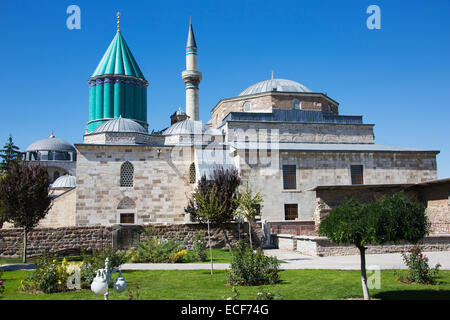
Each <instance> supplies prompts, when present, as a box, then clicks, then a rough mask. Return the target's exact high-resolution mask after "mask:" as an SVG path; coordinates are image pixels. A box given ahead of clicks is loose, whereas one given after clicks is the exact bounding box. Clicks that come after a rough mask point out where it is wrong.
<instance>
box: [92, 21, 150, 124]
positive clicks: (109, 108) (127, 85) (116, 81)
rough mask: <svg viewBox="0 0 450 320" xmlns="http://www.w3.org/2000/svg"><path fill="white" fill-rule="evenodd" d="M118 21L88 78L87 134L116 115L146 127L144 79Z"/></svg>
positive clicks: (145, 84) (146, 83)
mask: <svg viewBox="0 0 450 320" xmlns="http://www.w3.org/2000/svg"><path fill="white" fill-rule="evenodd" d="M118 17H119V15H118ZM119 23H120V21H118V28H117V33H116V36H115V37H114V39H113V40H112V42H111V44H110V45H109V47H108V50H106V52H105V54H104V56H103V58H102V60H101V61H100V63H99V65H98V66H97V68H96V69H95V71H94V73H93V74H92V76H91V77H90V78H89V80H88V83H89V121H88V124H87V133H91V132H92V131H94V130H95V129H96V128H97V127H98V126H100V125H101V124H102V123H104V122H106V121H108V120H111V119H113V118H119V117H120V116H121V117H122V118H128V119H132V120H134V121H136V122H137V123H139V124H140V125H142V126H143V127H144V128H145V129H146V130H147V129H148V123H147V86H148V82H147V80H146V79H145V77H144V75H143V74H142V72H141V69H139V66H138V64H137V63H136V60H135V59H134V57H133V55H132V53H131V51H130V49H129V48H128V46H127V44H126V42H125V39H124V38H123V36H122V33H121V32H120V24H119Z"/></svg>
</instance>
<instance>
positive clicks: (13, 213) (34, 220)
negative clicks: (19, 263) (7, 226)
mask: <svg viewBox="0 0 450 320" xmlns="http://www.w3.org/2000/svg"><path fill="white" fill-rule="evenodd" d="M48 187H49V176H48V173H47V171H46V170H45V169H44V168H42V167H40V166H28V165H26V164H23V163H12V164H11V165H10V167H9V171H8V174H7V175H6V176H5V177H4V178H3V179H2V181H1V182H0V201H1V202H3V214H4V216H5V217H6V219H7V220H8V221H10V222H12V223H13V224H14V226H15V227H20V228H23V230H24V235H23V239H24V243H23V262H24V263H26V261H27V260H26V259H27V234H28V232H30V231H31V230H32V229H33V228H34V227H35V226H36V225H37V224H38V223H39V221H40V220H41V219H42V218H44V217H45V215H46V214H47V212H48V210H50V206H51V199H50V197H49V194H48Z"/></svg>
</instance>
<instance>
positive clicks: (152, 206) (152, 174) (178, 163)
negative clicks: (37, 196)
mask: <svg viewBox="0 0 450 320" xmlns="http://www.w3.org/2000/svg"><path fill="white" fill-rule="evenodd" d="M77 148H78V161H77V172H78V174H77V188H76V190H77V200H76V224H77V225H80V226H82V225H106V226H107V225H112V224H116V223H119V222H120V220H119V215H120V213H132V214H134V215H135V223H137V224H147V223H184V222H185V213H184V207H185V206H186V204H187V201H188V196H189V195H190V193H191V192H192V190H193V186H194V185H193V184H190V183H189V166H190V165H191V163H192V151H191V148H190V147H185V148H182V147H180V148H176V153H177V154H174V153H175V151H174V148H172V147H164V146H162V147H157V148H155V147H150V146H88V145H77ZM125 161H129V162H130V163H131V164H132V165H133V168H134V177H133V186H132V187H121V186H120V170H121V165H122V164H123V163H124V162H125ZM124 199H131V201H128V202H129V203H134V204H133V205H130V206H129V207H127V208H120V209H119V204H120V203H121V201H123V200H124Z"/></svg>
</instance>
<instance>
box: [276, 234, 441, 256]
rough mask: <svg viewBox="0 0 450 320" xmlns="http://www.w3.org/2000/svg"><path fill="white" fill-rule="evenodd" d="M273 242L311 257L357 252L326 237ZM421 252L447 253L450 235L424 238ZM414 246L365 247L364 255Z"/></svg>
mask: <svg viewBox="0 0 450 320" xmlns="http://www.w3.org/2000/svg"><path fill="white" fill-rule="evenodd" d="M272 236H273V237H274V242H275V243H276V244H277V246H278V248H279V249H284V250H291V251H297V252H299V253H303V254H307V255H313V256H340V255H356V254H359V250H358V249H357V248H356V247H355V246H353V245H343V246H338V245H336V244H335V243H333V242H332V241H330V240H328V238H326V237H317V236H293V235H289V234H278V235H272ZM419 245H420V247H421V248H422V250H423V251H449V250H450V234H432V235H429V236H427V237H425V238H424V239H423V240H422V241H421V242H420V243H419ZM414 247H415V245H413V244H409V243H404V244H386V245H383V246H381V245H373V246H367V250H366V253H368V254H377V253H394V252H403V251H408V250H411V249H412V248H414Z"/></svg>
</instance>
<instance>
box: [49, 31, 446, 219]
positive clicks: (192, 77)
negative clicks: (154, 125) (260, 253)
mask: <svg viewBox="0 0 450 320" xmlns="http://www.w3.org/2000/svg"><path fill="white" fill-rule="evenodd" d="M185 54H186V70H185V71H183V73H182V80H183V82H184V83H185V85H186V112H184V111H183V110H178V111H176V112H175V113H173V110H171V112H170V113H168V115H169V114H172V115H171V117H170V122H169V121H168V122H169V123H170V126H169V127H168V128H166V129H165V130H162V131H158V132H155V131H153V132H152V133H149V129H148V128H149V122H148V119H147V92H146V88H147V86H148V82H147V80H146V79H145V77H144V75H143V72H142V71H141V70H140V69H139V66H138V64H137V62H136V61H135V59H134V57H133V55H132V54H131V50H130V49H129V48H128V46H127V45H126V43H125V40H124V38H123V35H122V33H121V31H120V29H118V31H117V34H116V36H115V37H114V39H113V41H112V43H111V45H110V46H109V48H108V49H107V51H106V53H105V55H104V57H103V58H102V59H101V61H100V64H99V65H98V67H97V68H96V70H95V72H94V74H93V75H92V76H91V78H90V79H89V92H90V95H89V120H88V123H87V126H86V129H85V131H84V132H85V134H84V137H83V143H79V144H75V146H74V148H75V149H76V158H75V157H74V158H73V159H76V162H75V161H74V162H73V163H74V166H75V169H73V170H72V171H70V170H68V171H69V172H70V173H71V174H73V175H76V187H75V188H72V189H70V190H69V192H65V193H62V194H59V195H58V196H57V198H55V201H58V202H59V203H65V200H64V199H65V198H64V197H70V199H69V198H68V199H69V200H67V206H71V207H70V208H66V209H64V205H58V206H56V207H54V208H53V209H52V212H51V213H50V215H51V216H52V217H53V218H52V219H53V220H52V221H66V222H64V223H66V224H72V225H76V226H89V225H105V226H109V225H114V224H156V223H157V224H160V223H168V224H169V223H170V224H172V223H174V224H177V223H178V224H183V223H188V222H190V220H191V218H190V217H189V216H188V215H187V214H186V213H185V212H184V208H185V207H186V205H187V202H188V199H189V197H190V195H191V193H192V191H193V190H194V189H195V185H196V181H198V179H199V178H200V177H201V176H203V175H206V176H208V175H210V174H211V172H212V171H213V170H215V169H216V168H218V167H224V168H236V169H237V170H238V172H239V174H240V176H241V178H242V181H243V185H244V186H245V185H248V186H251V187H252V189H254V190H256V191H260V192H261V193H262V195H263V198H264V203H263V206H262V209H261V219H264V220H268V221H286V220H304V221H313V220H314V211H315V205H316V198H315V193H314V192H312V191H311V189H313V188H315V187H317V186H323V185H355V184H385V183H396V184H405V183H411V184H414V183H420V182H425V181H429V180H433V179H436V178H437V169H436V168H437V167H436V155H437V154H438V153H439V151H435V150H420V149H412V148H403V147H397V146H383V145H378V144H376V143H375V138H374V124H366V123H364V122H363V119H362V116H360V115H356V116H353V115H351V116H348V115H341V114H340V113H339V103H338V102H336V101H335V100H333V99H332V98H331V97H328V96H327V95H326V94H325V93H320V92H313V91H311V90H310V89H309V88H307V87H305V86H304V85H302V84H300V83H298V82H295V81H292V80H286V79H273V78H272V79H269V80H263V81H260V82H258V83H256V84H254V85H251V86H249V87H248V88H246V89H244V90H243V91H242V92H241V93H240V94H238V95H237V96H234V97H230V98H224V99H222V100H220V101H219V102H218V103H217V105H216V106H214V107H213V108H212V110H211V119H210V121H209V122H208V123H206V124H203V123H202V122H201V121H199V84H200V80H202V74H201V72H200V71H198V66H197V54H198V48H197V44H196V41H195V37H194V31H193V28H192V24H190V25H189V31H188V41H187V45H186V53H185ZM119 58H120V59H119ZM148 99H150V100H151V97H149V98H148ZM168 118H169V117H168ZM168 120H169V119H168ZM150 125H151V123H150ZM64 215H70V217H65V218H61V219H55V216H64ZM42 223H43V224H46V225H47V226H49V224H50V225H51V223H49V221H48V220H47V221H46V220H45V219H44V221H43V222H42ZM58 223H59V224H61V223H60V222H55V225H54V226H60V225H57V224H58Z"/></svg>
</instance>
